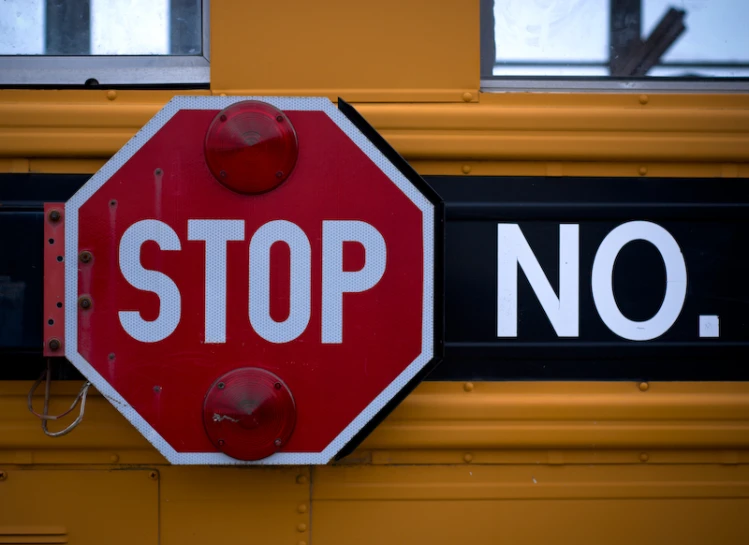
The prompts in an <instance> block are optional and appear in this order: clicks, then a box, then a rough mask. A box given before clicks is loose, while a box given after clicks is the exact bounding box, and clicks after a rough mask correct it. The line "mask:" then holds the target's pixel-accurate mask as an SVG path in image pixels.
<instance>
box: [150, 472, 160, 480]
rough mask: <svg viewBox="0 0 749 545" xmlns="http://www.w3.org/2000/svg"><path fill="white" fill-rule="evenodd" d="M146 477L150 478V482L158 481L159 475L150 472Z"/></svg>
mask: <svg viewBox="0 0 749 545" xmlns="http://www.w3.org/2000/svg"><path fill="white" fill-rule="evenodd" d="M148 476H149V477H150V479H151V480H152V481H158V480H159V474H158V473H157V472H156V471H152V472H151V473H149V474H148Z"/></svg>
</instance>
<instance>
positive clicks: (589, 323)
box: [427, 177, 749, 380]
mask: <svg viewBox="0 0 749 545" xmlns="http://www.w3.org/2000/svg"><path fill="white" fill-rule="evenodd" d="M427 180H428V182H429V183H431V184H432V185H433V186H434V188H435V189H436V190H437V191H438V192H439V193H440V195H442V197H443V198H444V199H445V203H446V215H447V227H446V237H447V240H446V247H445V254H446V275H445V283H446V288H445V301H446V302H445V304H446V343H447V344H446V358H445V361H444V362H443V363H442V364H441V365H440V367H439V368H438V369H436V370H435V371H434V372H433V373H432V374H431V375H430V379H432V380H455V379H460V380H466V379H472V380H503V379H635V380H637V379H651V380H745V379H747V378H749V372H747V369H748V368H749V364H747V362H749V184H747V183H746V182H745V181H742V180H735V179H734V180H730V179H710V180H695V179H687V180H683V179H666V180H652V179H648V180H645V179H610V178H609V179H591V178H584V179H581V178H577V179H574V178H478V177H465V178H460V179H458V178H455V177H450V178H448V177H429V178H427ZM560 284H561V286H560Z"/></svg>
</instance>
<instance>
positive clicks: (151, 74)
mask: <svg viewBox="0 0 749 545" xmlns="http://www.w3.org/2000/svg"><path fill="white" fill-rule="evenodd" d="M207 15H208V10H207V2H206V1H202V2H201V0H64V1H63V0H46V1H45V0H5V1H4V2H1V3H0V84H11V85H13V84H15V85H18V84H21V85H44V84H73V85H84V84H89V85H92V84H93V85H96V84H164V83H169V84H195V83H199V84H207V83H208V81H209V78H208V75H209V72H208V58H209V55H208V32H207V29H208V20H207Z"/></svg>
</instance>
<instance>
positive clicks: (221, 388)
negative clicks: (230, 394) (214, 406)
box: [216, 382, 226, 390]
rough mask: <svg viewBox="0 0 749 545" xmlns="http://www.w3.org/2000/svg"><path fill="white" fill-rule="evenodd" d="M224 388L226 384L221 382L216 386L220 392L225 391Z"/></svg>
mask: <svg viewBox="0 0 749 545" xmlns="http://www.w3.org/2000/svg"><path fill="white" fill-rule="evenodd" d="M224 386H226V384H224V383H223V382H219V383H218V384H216V388H218V389H219V390H223V389H224Z"/></svg>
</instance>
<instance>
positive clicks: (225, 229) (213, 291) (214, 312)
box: [187, 220, 244, 343]
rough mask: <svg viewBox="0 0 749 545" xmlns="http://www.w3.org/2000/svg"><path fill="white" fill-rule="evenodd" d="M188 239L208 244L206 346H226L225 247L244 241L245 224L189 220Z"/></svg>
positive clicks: (206, 267)
mask: <svg viewBox="0 0 749 545" xmlns="http://www.w3.org/2000/svg"><path fill="white" fill-rule="evenodd" d="M187 239H188V240H203V241H205V342H206V343H225V342H226V243H227V242H228V241H230V240H244V220H188V221H187Z"/></svg>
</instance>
